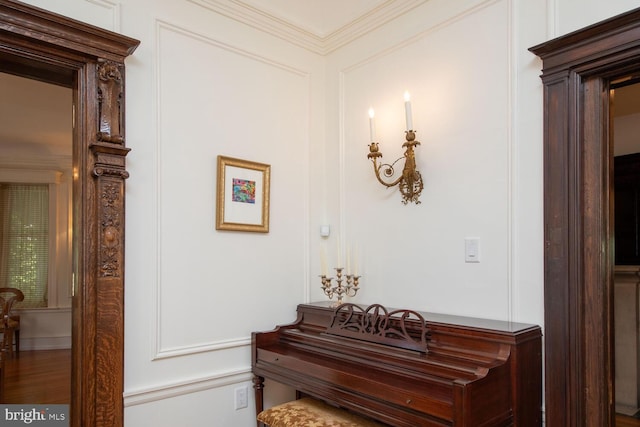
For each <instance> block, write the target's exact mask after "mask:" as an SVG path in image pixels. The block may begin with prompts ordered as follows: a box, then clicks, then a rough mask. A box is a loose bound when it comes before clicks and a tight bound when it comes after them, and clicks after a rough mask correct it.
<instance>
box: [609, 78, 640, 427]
mask: <svg viewBox="0 0 640 427" xmlns="http://www.w3.org/2000/svg"><path fill="white" fill-rule="evenodd" d="M610 87H611V90H610V94H609V98H610V100H611V115H610V116H611V124H610V129H611V143H612V144H613V172H614V173H613V175H614V218H615V227H614V228H615V233H614V238H615V256H614V259H615V270H614V280H613V287H614V290H613V311H614V316H613V319H614V320H613V324H614V327H613V330H614V343H613V345H614V392H615V412H616V426H617V427H640V372H639V368H640V330H639V328H640V322H639V320H640V310H639V309H640V305H639V301H640V298H639V297H640V140H639V139H638V135H639V134H640V83H639V82H638V79H635V78H633V76H624V77H623V78H621V79H617V80H616V81H612V82H611V84H610Z"/></svg>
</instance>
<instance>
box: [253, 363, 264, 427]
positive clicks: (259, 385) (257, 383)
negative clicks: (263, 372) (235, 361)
mask: <svg viewBox="0 0 640 427" xmlns="http://www.w3.org/2000/svg"><path fill="white" fill-rule="evenodd" d="M263 389H264V378H263V377H259V376H258V375H254V376H253V390H254V391H255V394H256V417H257V416H258V414H259V413H260V412H262V410H263V409H264V408H263V392H262V391H263ZM262 425H263V424H262V423H261V422H260V421H256V426H257V427H262Z"/></svg>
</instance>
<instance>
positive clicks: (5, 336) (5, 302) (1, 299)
mask: <svg viewBox="0 0 640 427" xmlns="http://www.w3.org/2000/svg"><path fill="white" fill-rule="evenodd" d="M23 300H24V294H23V293H22V291H21V290H20V289H16V288H0V332H1V333H2V343H1V346H0V350H3V351H5V354H7V355H12V354H13V345H14V338H15V346H16V353H17V352H19V351H20V315H18V314H16V313H12V312H11V309H12V308H13V304H14V303H16V302H19V301H23Z"/></svg>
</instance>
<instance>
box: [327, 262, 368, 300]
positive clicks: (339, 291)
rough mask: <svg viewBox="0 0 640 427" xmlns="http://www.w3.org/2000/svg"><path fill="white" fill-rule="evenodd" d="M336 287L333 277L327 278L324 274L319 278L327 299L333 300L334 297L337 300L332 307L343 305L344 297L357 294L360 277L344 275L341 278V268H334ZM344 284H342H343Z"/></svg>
mask: <svg viewBox="0 0 640 427" xmlns="http://www.w3.org/2000/svg"><path fill="white" fill-rule="evenodd" d="M335 270H336V277H335V281H336V285H335V286H332V284H333V280H334V278H333V277H327V276H326V275H325V274H323V275H321V276H320V280H321V281H322V290H323V291H324V294H325V295H326V296H328V297H329V299H333V297H334V295H335V296H336V297H337V298H338V300H337V302H336V303H335V304H334V306H336V307H337V306H339V305H342V304H343V302H344V301H343V300H344V297H354V296H356V294H357V293H358V290H359V289H360V288H359V287H358V283H359V281H360V277H362V276H357V275H355V274H345V275H344V276H343V274H342V270H344V268H342V267H336V268H335ZM343 282H344V284H343Z"/></svg>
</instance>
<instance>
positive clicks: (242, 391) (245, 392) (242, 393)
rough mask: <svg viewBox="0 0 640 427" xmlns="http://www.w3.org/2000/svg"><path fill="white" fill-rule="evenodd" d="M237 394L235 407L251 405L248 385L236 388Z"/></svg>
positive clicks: (235, 393) (235, 392)
mask: <svg viewBox="0 0 640 427" xmlns="http://www.w3.org/2000/svg"><path fill="white" fill-rule="evenodd" d="M234 395H235V409H236V411H237V410H238V409H242V408H246V407H247V406H249V389H248V388H247V386H243V387H238V388H236V389H235V390H234Z"/></svg>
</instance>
